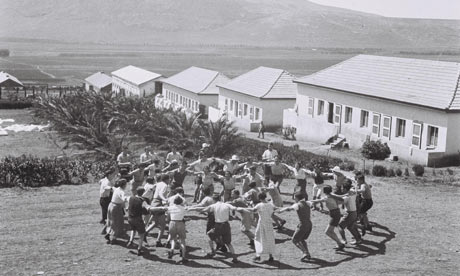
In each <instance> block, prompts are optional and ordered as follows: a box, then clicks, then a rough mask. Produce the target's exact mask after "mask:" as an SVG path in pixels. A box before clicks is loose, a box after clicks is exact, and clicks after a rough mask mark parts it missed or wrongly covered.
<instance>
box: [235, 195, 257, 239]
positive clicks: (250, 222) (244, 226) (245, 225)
mask: <svg viewBox="0 0 460 276" xmlns="http://www.w3.org/2000/svg"><path fill="white" fill-rule="evenodd" d="M231 199H232V200H231V201H230V202H229V204H231V205H233V206H235V207H240V208H248V205H247V203H246V201H245V200H244V198H242V197H241V196H240V191H238V190H233V191H232V198H231ZM240 214H241V226H240V229H241V232H243V234H245V235H246V236H247V237H248V238H249V246H251V247H254V234H253V233H252V232H251V227H252V226H254V215H253V213H252V212H248V211H242V212H240Z"/></svg>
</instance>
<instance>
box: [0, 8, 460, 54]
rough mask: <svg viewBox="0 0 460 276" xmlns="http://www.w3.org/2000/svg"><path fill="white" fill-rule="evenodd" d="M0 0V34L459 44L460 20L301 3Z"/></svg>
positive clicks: (134, 40) (105, 39)
mask: <svg viewBox="0 0 460 276" xmlns="http://www.w3.org/2000/svg"><path fill="white" fill-rule="evenodd" d="M39 3H40V4H39V5H38V4H37V3H36V1H34V0H16V1H8V0H0V4H1V5H2V7H3V8H2V9H1V10H0V37H17V38H30V39H49V40H58V41H66V42H82V43H83V42H95V43H123V42H125V43H128V44H139V45H142V44H216V45H238V44H241V45H252V46H308V47H337V48H341V47H343V48H354V47H401V48H404V47H405V48H411V47H425V48H430V47H438V48H439V47H440V48H444V47H445V48H448V47H458V46H460V20H435V19H405V18H388V17H383V16H380V15H374V14H368V13H363V12H358V11H351V10H346V9H342V8H335V7H328V6H322V5H319V4H315V3H312V2H310V1H307V0H283V1H277V0H219V1H214V0H193V1H190V0H171V1H163V0H136V1H131V0H105V1H92V0H80V1H71V0H41V1H40V2H39Z"/></svg>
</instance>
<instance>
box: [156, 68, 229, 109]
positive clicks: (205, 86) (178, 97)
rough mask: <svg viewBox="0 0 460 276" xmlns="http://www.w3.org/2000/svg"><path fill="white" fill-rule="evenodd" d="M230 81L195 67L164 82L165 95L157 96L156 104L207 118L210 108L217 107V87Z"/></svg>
mask: <svg viewBox="0 0 460 276" xmlns="http://www.w3.org/2000/svg"><path fill="white" fill-rule="evenodd" d="M229 80H230V79H229V78H228V77H226V76H225V75H224V74H222V73H219V72H217V71H213V70H208V69H204V68H199V67H194V66H193V67H190V68H188V69H185V70H184V71H182V72H179V73H177V74H175V75H173V76H171V77H169V78H166V79H163V80H162V83H163V93H162V95H161V96H160V95H159V96H157V99H156V104H157V105H160V106H163V107H173V108H176V109H180V110H183V111H186V112H192V113H200V114H201V115H202V117H203V118H207V117H208V109H209V106H216V107H217V99H218V95H219V88H218V87H217V85H220V84H225V83H227V82H228V81H229Z"/></svg>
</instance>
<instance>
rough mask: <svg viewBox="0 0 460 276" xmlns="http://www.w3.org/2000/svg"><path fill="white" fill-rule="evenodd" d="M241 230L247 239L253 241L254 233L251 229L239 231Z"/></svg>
mask: <svg viewBox="0 0 460 276" xmlns="http://www.w3.org/2000/svg"><path fill="white" fill-rule="evenodd" d="M241 232H243V234H245V235H246V237H248V239H249V240H251V241H253V240H254V234H253V233H252V232H251V230H245V231H241Z"/></svg>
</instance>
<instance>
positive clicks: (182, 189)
mask: <svg viewBox="0 0 460 276" xmlns="http://www.w3.org/2000/svg"><path fill="white" fill-rule="evenodd" d="M174 192H176V193H177V194H183V193H184V188H182V187H177V188H176V189H174Z"/></svg>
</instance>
